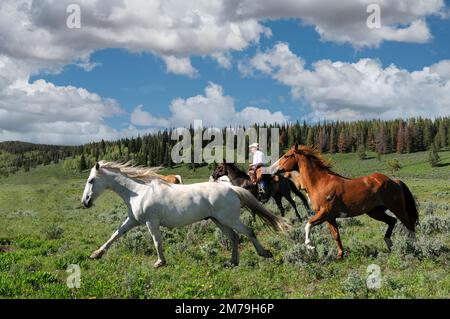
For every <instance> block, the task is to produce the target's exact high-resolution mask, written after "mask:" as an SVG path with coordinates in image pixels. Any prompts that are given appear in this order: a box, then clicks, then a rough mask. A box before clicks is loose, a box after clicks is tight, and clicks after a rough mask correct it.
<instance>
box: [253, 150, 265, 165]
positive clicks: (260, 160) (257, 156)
mask: <svg viewBox="0 0 450 319" xmlns="http://www.w3.org/2000/svg"><path fill="white" fill-rule="evenodd" d="M258 164H266V156H265V155H264V153H263V152H261V151H259V150H257V151H256V152H255V153H253V162H252V165H258Z"/></svg>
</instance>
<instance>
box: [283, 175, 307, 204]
mask: <svg viewBox="0 0 450 319" xmlns="http://www.w3.org/2000/svg"><path fill="white" fill-rule="evenodd" d="M286 179H287V181H288V182H289V187H290V188H291V191H292V192H293V193H294V194H295V195H297V196H298V197H300V200H301V201H302V203H303V206H305V208H306V209H307V210H311V207H309V203H308V200H307V199H306V196H305V195H303V193H302V192H300V191H299V190H298V188H297V186H295V184H294V182H293V181H291V180H290V179H288V178H286Z"/></svg>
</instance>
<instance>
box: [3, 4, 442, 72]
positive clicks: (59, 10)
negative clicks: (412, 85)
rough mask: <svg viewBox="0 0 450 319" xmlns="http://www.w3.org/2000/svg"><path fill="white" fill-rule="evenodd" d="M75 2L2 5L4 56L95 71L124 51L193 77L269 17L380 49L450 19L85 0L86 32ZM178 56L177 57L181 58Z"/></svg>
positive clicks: (410, 8)
mask: <svg viewBox="0 0 450 319" xmlns="http://www.w3.org/2000/svg"><path fill="white" fill-rule="evenodd" d="M72 2H73V1H72V0H59V1H53V0H39V1H37V0H2V1H1V2H0V39H2V41H1V42H0V53H2V54H4V55H8V56H10V57H15V58H17V59H20V60H22V61H23V62H27V63H31V62H33V63H37V64H39V65H40V67H48V68H57V67H61V66H62V65H66V64H68V63H71V62H73V61H76V60H78V59H81V60H83V61H84V62H85V63H84V65H86V66H87V67H88V68H89V67H91V65H90V64H89V63H88V62H89V61H88V60H89V56H90V54H91V53H92V52H94V51H96V50H100V49H105V48H124V49H127V50H129V51H131V52H149V53H152V54H156V55H158V56H160V57H162V58H163V60H164V61H165V62H166V63H168V65H167V70H168V71H169V72H172V71H173V72H176V73H182V74H186V75H188V76H193V74H195V69H194V68H193V67H192V66H191V64H190V61H188V60H189V57H190V56H192V55H198V56H205V55H211V56H212V57H213V58H215V59H216V60H217V61H218V62H219V64H220V65H221V66H222V67H225V68H227V67H228V65H229V59H227V58H226V55H227V54H228V53H229V52H230V51H241V50H244V49H245V48H247V47H248V46H249V45H250V44H254V43H258V42H259V40H260V37H261V36H264V35H265V36H270V35H271V30H270V29H268V28H267V27H265V26H264V25H263V24H262V23H263V22H264V21H267V20H268V19H282V18H294V19H299V20H301V21H302V23H304V24H307V25H312V26H314V27H315V29H316V31H317V32H318V33H319V34H320V36H321V38H322V39H323V40H326V41H335V42H348V43H351V44H353V45H355V46H358V47H361V46H377V45H379V44H380V43H381V42H382V41H385V40H390V41H401V42H417V43H423V42H426V41H428V40H430V38H431V34H430V31H429V28H428V26H427V24H426V22H425V18H426V17H428V16H430V15H432V14H435V15H440V16H441V17H443V14H444V12H443V10H445V5H444V2H443V0H428V1H423V0H397V1H383V0H370V1H369V0H340V1H335V0H315V1H309V0H295V1H294V0H278V1H272V0H260V1H254V0H234V1H229V0H211V1H203V0H194V1H184V0H171V1H163V0H107V1H106V0H78V1H77V4H79V5H80V7H81V28H80V29H69V28H67V26H66V19H67V16H68V14H67V13H66V8H67V6H68V5H69V4H71V3H72ZM372 3H378V4H379V5H380V7H381V22H382V27H381V28H380V29H368V28H367V27H366V20H367V16H368V13H367V12H366V8H367V5H368V4H372ZM174 57H176V58H174Z"/></svg>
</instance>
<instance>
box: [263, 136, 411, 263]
mask: <svg viewBox="0 0 450 319" xmlns="http://www.w3.org/2000/svg"><path fill="white" fill-rule="evenodd" d="M270 171H271V172H272V173H276V172H279V173H281V172H290V171H298V172H299V173H300V174H298V175H297V178H298V179H299V184H300V185H301V187H302V188H303V189H305V190H306V191H307V193H308V195H309V198H310V200H311V203H312V209H313V211H316V212H317V213H316V215H315V216H313V217H312V218H311V219H310V220H309V222H308V223H307V224H306V227H305V233H306V235H305V237H306V238H305V245H307V247H308V248H309V249H313V248H314V247H313V246H312V245H311V240H310V239H309V234H310V230H311V227H313V226H316V225H319V224H321V223H323V222H326V223H327V224H328V227H329V229H330V231H331V234H332V236H333V238H334V240H335V241H336V244H337V246H338V252H339V257H342V256H343V249H342V243H341V239H340V236H339V230H338V226H337V223H336V218H338V217H354V216H358V215H362V214H367V215H369V216H370V217H372V218H373V219H376V220H378V221H382V222H384V223H386V224H387V225H388V228H387V231H386V234H385V235H384V239H385V242H386V244H387V246H388V248H389V249H390V248H391V246H392V241H391V235H392V231H393V229H394V226H395V223H396V222H397V219H395V218H394V217H392V216H389V215H388V214H386V210H387V209H389V210H390V211H391V212H392V213H394V215H395V216H396V217H397V218H398V219H399V220H400V221H401V222H402V223H403V224H404V225H405V226H406V227H407V228H408V230H409V231H410V232H411V234H412V235H414V234H415V226H416V225H417V224H418V221H419V214H418V212H417V207H416V201H415V199H414V197H413V195H412V194H411V192H410V190H409V189H408V187H407V186H406V185H405V183H403V182H402V181H400V180H397V179H390V178H389V177H387V176H386V175H383V174H380V173H374V174H372V175H368V176H364V177H359V178H354V179H351V178H346V177H343V176H340V175H339V174H336V173H334V172H333V171H332V170H331V165H330V163H329V162H328V161H326V160H324V159H323V158H322V156H321V155H320V153H319V152H317V151H316V150H314V149H312V148H309V147H306V146H301V147H298V145H297V144H295V145H294V146H293V147H292V148H291V149H290V150H289V151H288V152H287V153H286V154H285V155H284V156H282V157H281V158H280V159H279V160H278V161H277V162H275V163H274V164H273V165H272V166H271V168H270Z"/></svg>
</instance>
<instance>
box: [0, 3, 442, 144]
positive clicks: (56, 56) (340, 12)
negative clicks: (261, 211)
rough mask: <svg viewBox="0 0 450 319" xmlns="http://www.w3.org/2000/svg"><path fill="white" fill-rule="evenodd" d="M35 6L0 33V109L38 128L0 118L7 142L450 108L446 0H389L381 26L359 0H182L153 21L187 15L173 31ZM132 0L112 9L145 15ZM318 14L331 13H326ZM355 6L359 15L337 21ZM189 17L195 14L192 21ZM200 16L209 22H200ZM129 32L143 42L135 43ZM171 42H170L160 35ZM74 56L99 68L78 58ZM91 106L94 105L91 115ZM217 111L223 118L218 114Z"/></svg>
mask: <svg viewBox="0 0 450 319" xmlns="http://www.w3.org/2000/svg"><path fill="white" fill-rule="evenodd" d="M30 1H31V0H30ZM221 1H222V0H215V2H217V3H220V2H221ZM32 2H33V6H34V7H30V11H29V12H27V18H28V19H29V23H31V24H33V23H35V24H36V25H35V28H31V27H30V28H28V29H27V30H24V29H21V28H22V27H21V26H22V25H23V24H20V21H18V24H17V30H16V31H17V32H16V34H12V35H9V34H5V35H3V37H6V41H5V42H4V43H3V44H2V45H0V69H1V66H2V63H3V64H4V65H6V66H5V67H4V68H6V71H8V70H10V69H11V70H17V71H11V74H12V75H11V76H10V77H9V78H7V79H8V81H7V82H5V84H2V82H1V81H0V115H1V114H2V113H1V112H2V109H3V111H4V113H5V114H9V113H8V112H10V113H13V114H10V115H9V116H10V118H14V119H17V122H20V119H23V121H22V122H26V123H30V121H31V122H32V121H34V120H35V121H36V123H42V125H39V128H36V127H37V125H34V126H33V127H30V128H29V129H28V128H27V129H25V128H24V129H23V131H15V130H14V127H17V125H13V124H11V123H7V121H5V123H4V124H2V121H1V118H0V139H3V140H4V139H11V138H17V139H25V140H30V141H36V142H63V143H70V144H74V143H75V144H76V143H79V142H86V141H90V140H97V139H99V138H105V137H106V138H108V137H110V138H117V137H121V136H125V135H135V134H141V133H145V132H146V131H149V130H154V129H161V128H165V127H167V126H179V125H188V122H190V121H192V119H194V118H199V119H204V120H205V122H206V123H207V124H208V125H217V126H222V125H224V124H225V125H226V124H241V123H245V124H250V123H249V122H250V121H255V122H261V121H268V122H273V121H280V120H288V121H296V120H307V121H310V122H315V121H320V120H325V119H326V120H356V119H361V118H374V117H380V118H395V117H407V116H431V117H435V116H442V115H448V114H450V101H449V99H450V96H449V95H448V94H447V93H446V91H447V90H446V89H447V87H448V88H450V41H449V40H450V19H449V18H448V16H449V14H448V12H449V5H448V1H447V2H446V3H445V4H444V2H442V1H441V0H432V1H430V2H429V3H425V4H424V3H422V2H420V1H419V0H411V1H409V2H406V3H407V4H408V5H409V6H410V7H411V8H409V7H408V6H406V7H405V6H397V5H396V4H395V3H390V4H385V5H384V6H382V7H381V22H382V27H381V29H380V30H378V31H373V30H368V29H367V28H365V19H366V17H367V13H366V12H365V10H364V9H365V4H364V3H365V2H364V1H363V0H357V1H353V2H351V1H343V2H342V8H340V7H337V9H336V8H335V7H333V6H336V3H334V2H332V1H328V0H320V1H317V2H316V4H317V6H314V4H311V3H310V2H308V1H298V3H295V5H292V4H291V3H290V2H289V1H280V3H279V4H278V5H277V6H276V7H271V6H272V5H273V3H271V2H270V1H267V2H265V1H261V2H259V3H260V4H263V3H264V5H261V6H260V7H258V6H256V7H255V6H254V2H251V1H248V0H240V1H238V2H239V3H240V7H239V8H240V9H239V10H240V11H239V10H237V9H236V8H230V9H229V10H224V11H219V12H217V11H215V9H214V8H213V9H211V8H210V7H202V5H201V4H199V3H197V2H195V1H192V6H193V7H195V9H196V10H194V11H192V12H195V13H192V12H191V11H189V10H187V9H184V11H183V10H181V8H183V7H184V4H183V2H182V1H180V2H177V1H175V2H174V5H173V6H168V7H167V8H166V7H164V5H161V6H160V10H162V11H161V12H156V13H155V12H153V13H152V14H155V16H154V20H157V19H158V18H160V17H161V16H169V17H170V18H173V19H174V20H173V22H172V24H171V26H173V25H174V24H176V23H179V21H189V22H186V23H188V24H187V27H186V26H185V25H182V27H181V28H179V29H173V28H172V27H171V28H170V29H165V27H164V26H163V27H161V26H157V27H155V25H156V23H155V25H153V24H151V23H148V22H147V20H151V19H150V18H149V19H147V18H148V16H147V15H145V14H143V15H142V19H143V20H142V21H136V25H134V21H133V22H130V21H129V20H126V21H125V20H124V21H125V22H120V23H119V22H116V23H115V25H114V27H116V29H111V28H112V27H111V23H109V22H111V21H112V20H113V18H114V14H113V13H112V12H113V7H114V5H111V8H110V10H111V11H108V12H104V10H105V7H104V6H102V5H101V4H102V3H103V1H101V0H97V1H96V2H89V1H80V4H81V13H82V15H81V17H86V15H89V19H87V18H85V20H81V21H82V22H83V23H85V24H84V25H82V27H81V29H79V30H75V31H74V30H67V29H64V28H62V29H61V28H58V23H60V22H61V23H63V22H64V19H62V18H64V16H63V17H61V16H60V15H61V12H63V13H65V10H64V9H65V8H64V4H65V2H67V1H65V0H64V1H61V2H58V4H57V6H60V7H56V8H55V7H53V6H55V4H54V3H52V2H51V1H44V0H43V1H40V2H39V3H37V2H35V1H32ZM119 2H120V1H119ZM134 2H136V3H138V2H137V1H135V0H130V1H129V3H130V7H126V6H120V7H117V8H116V9H117V10H122V11H123V12H122V14H123V15H127V14H130V16H133V19H134V18H136V17H137V18H136V19H139V13H140V12H141V11H142V12H143V13H145V12H146V11H145V8H137V9H136V8H135V7H133V6H132V5H133V3H134ZM152 2H158V0H152V1H150V3H152ZM375 2H376V1H375ZM178 3H179V4H178ZM352 3H354V5H353V4H352ZM229 4H230V3H227V2H224V4H223V5H224V6H227V5H229ZM8 5H9V6H10V7H7V6H8ZM415 5H417V7H415ZM329 7H332V8H329ZM242 8H243V9H242ZM5 9H9V11H8V10H5ZM15 9H17V10H18V12H22V13H23V11H24V9H23V7H21V8H19V6H18V5H16V3H15V2H14V1H12V0H6V2H5V4H3V7H2V6H0V17H1V16H3V21H5V23H9V24H11V23H13V22H12V21H13V19H15V20H20V19H23V15H21V16H20V18H18V16H11V15H13V14H14V10H15ZM40 9H42V10H40ZM135 10H138V11H135ZM233 10H235V11H233ZM327 10H337V11H336V12H335V14H334V13H333V11H331V15H330V12H326V11H327ZM305 11H308V12H309V14H308V15H305V14H304V12H305ZM353 11H355V12H356V13H358V14H359V15H355V14H352V15H349V16H348V17H347V18H344V17H345V15H346V14H349V13H348V12H353ZM230 12H231V13H230ZM149 14H150V13H149ZM90 15H92V16H93V17H94V18H95V17H97V16H99V15H101V16H104V17H103V19H105V20H106V21H105V25H102V24H101V23H99V22H98V21H97V22H96V23H97V24H95V23H94V22H95V19H94V18H92V17H91V16H90ZM236 15H239V18H236ZM334 15H335V16H334ZM193 16H194V18H192V17H193ZM341 16H342V17H341ZM105 17H106V18H105ZM211 17H214V20H211V19H210V18H211ZM8 18H11V19H10V20H8ZM195 18H197V19H200V20H198V21H201V23H198V21H197V22H196V23H192V26H191V22H192V21H196V20H195ZM186 19H187V20H186ZM193 19H194V20H193ZM15 20H14V21H15ZM353 20H354V21H353ZM39 21H57V22H54V23H50V22H49V23H48V24H47V23H45V22H44V23H43V22H39ZM85 21H89V22H85ZM91 21H94V22H91ZM218 21H222V22H220V23H219V22H218ZM384 21H387V22H386V23H385V24H386V25H384V24H383V23H384ZM102 22H103V21H102ZM87 23H93V24H92V25H88V26H86V24H87ZM121 23H122V24H121ZM147 23H148V25H147ZM180 23H181V22H180ZM183 23H184V22H183ZM202 23H203V24H205V25H206V26H207V27H205V28H202ZM355 26H356V27H355ZM361 26H362V27H361ZM359 27H361V28H362V30H359V29H358V28H359ZM158 28H160V29H158ZM184 28H186V29H184ZM13 29H14V28H13ZM216 29H217V30H216ZM237 29H238V30H239V32H238V33H235V32H236V30H237ZM211 30H212V31H211ZM38 31H39V32H38ZM110 31H111V34H109V33H108V32H110ZM154 31H158V32H157V33H155V32H154ZM216 31H217V35H215V34H214V32H216ZM42 34H48V36H47V37H42ZM135 34H140V35H142V36H143V37H146V36H148V37H149V39H150V40H149V39H144V38H143V39H139V38H138V39H137V40H136V37H135ZM160 34H165V35H166V34H167V37H166V36H159V35H160ZM203 35H204V38H205V39H203ZM237 35H238V36H237ZM0 36H1V34H0ZM227 36H230V39H231V40H230V39H228V38H227ZM7 37H10V39H9V41H8V38H7ZM172 37H173V38H176V39H178V40H177V41H175V42H173V43H171V42H168V40H167V39H172ZM208 37H209V38H208ZM223 37H224V38H223ZM93 39H94V40H93ZM151 39H154V40H151ZM21 40H23V41H22V42H21ZM158 41H159V42H158ZM135 52H139V53H135ZM216 53H219V54H223V55H224V56H226V57H228V58H229V60H230V61H231V67H229V68H225V67H224V66H223V65H221V64H220V63H218V61H216V59H215V58H214V54H216ZM171 58H173V59H174V60H175V63H174V64H173V63H172V62H170V59H171ZM80 60H82V61H83V62H85V63H88V64H91V65H92V64H94V65H95V67H94V68H93V69H91V70H87V69H86V68H83V67H80V65H78V62H79V61H80ZM2 61H3V62H2ZM9 65H10V67H9ZM18 65H20V67H17V66H18ZM8 67H9V68H8ZM14 68H16V69H14ZM49 70H51V71H49ZM55 70H56V71H55ZM14 72H16V73H17V74H14ZM6 74H10V73H8V72H6ZM8 76H9V75H8ZM23 82H25V83H23ZM17 83H21V84H20V85H19V86H18V85H17ZM2 89H3V90H4V92H9V91H8V90H14V94H17V97H16V98H15V99H16V100H18V101H19V100H20V101H22V102H21V103H22V104H21V107H23V108H24V110H23V112H22V113H20V112H21V111H18V107H15V111H12V109H13V107H12V106H10V105H9V106H8V105H6V101H8V97H10V96H11V94H10V95H8V94H6V93H4V95H2V93H1V90H2ZM80 89H85V90H86V92H87V93H80V92H81V91H80ZM30 92H31V93H30ZM416 93H417V96H414V95H415V94H416ZM14 94H13V95H14ZM24 94H25V95H24ZM37 94H38V96H36V95H37ZM32 97H34V98H32ZM2 99H3V100H2ZM177 99H178V100H177ZM2 101H3V104H4V105H6V106H2V104H1V103H2ZM41 101H42V102H41ZM174 101H178V102H174ZM9 103H11V102H9ZM40 103H42V105H41V104H40ZM65 104H66V105H65ZM48 105H50V106H48ZM429 105H432V107H431V108H429V107H428V106H429ZM34 109H36V110H37V111H36V112H34ZM30 110H31V112H30ZM46 110H48V114H52V116H51V117H49V116H47V115H46V114H45V112H46ZM89 110H93V111H92V118H90V119H89V118H88V116H87V115H86V112H89ZM210 113H217V114H216V116H215V117H214V116H211V115H208V114H210ZM30 114H32V115H33V116H32V117H30V116H31V115H30ZM58 114H59V115H58ZM252 114H254V117H253V115H252ZM220 116H222V117H224V120H223V121H220V120H218V119H217V117H220ZM31 118H33V120H31ZM50 118H51V119H50ZM4 119H6V115H5V117H4ZM184 120H185V121H184ZM2 126H3V127H2ZM44 127H48V129H45V128H44ZM64 128H70V132H65V131H64ZM33 130H35V131H33ZM36 130H37V132H36ZM78 130H81V131H82V132H81V133H82V134H80V135H82V138H79V137H78V135H77V134H76V132H77V131H78Z"/></svg>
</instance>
